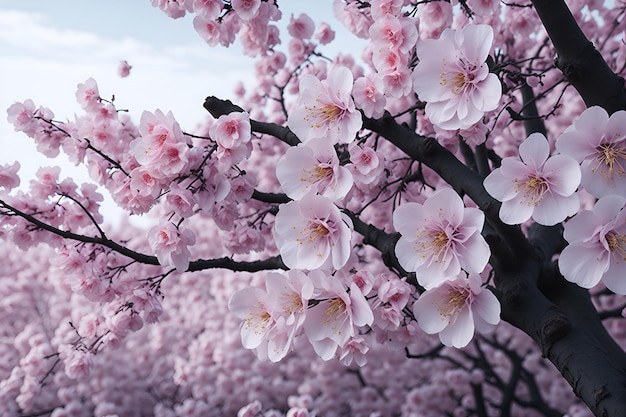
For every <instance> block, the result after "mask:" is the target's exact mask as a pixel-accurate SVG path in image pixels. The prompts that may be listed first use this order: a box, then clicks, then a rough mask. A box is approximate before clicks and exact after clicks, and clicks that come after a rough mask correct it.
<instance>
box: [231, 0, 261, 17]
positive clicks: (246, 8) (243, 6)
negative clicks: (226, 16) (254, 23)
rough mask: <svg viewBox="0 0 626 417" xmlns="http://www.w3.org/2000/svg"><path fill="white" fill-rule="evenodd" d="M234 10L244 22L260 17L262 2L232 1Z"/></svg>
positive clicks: (249, 0) (254, 0)
mask: <svg viewBox="0 0 626 417" xmlns="http://www.w3.org/2000/svg"><path fill="white" fill-rule="evenodd" d="M231 4H232V7H233V10H234V11H235V13H237V16H239V17H240V18H241V19H242V20H251V19H253V18H255V17H256V16H258V14H259V7H260V6H261V0H232V2H231Z"/></svg>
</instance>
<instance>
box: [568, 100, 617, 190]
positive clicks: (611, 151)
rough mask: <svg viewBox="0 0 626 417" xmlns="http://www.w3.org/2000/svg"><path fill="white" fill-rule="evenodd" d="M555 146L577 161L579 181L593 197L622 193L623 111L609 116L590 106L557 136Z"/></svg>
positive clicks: (601, 110)
mask: <svg viewBox="0 0 626 417" xmlns="http://www.w3.org/2000/svg"><path fill="white" fill-rule="evenodd" d="M556 149H557V150H558V151H559V152H561V153H564V154H565V155H569V156H571V157H572V158H574V159H575V160H576V161H578V162H579V163H581V170H582V180H581V185H582V186H583V187H584V188H585V190H587V191H588V192H589V193H590V194H592V195H593V196H595V197H602V196H604V195H607V194H618V195H621V196H626V111H623V110H620V111H617V112H615V113H613V114H612V115H611V116H610V117H609V115H608V113H607V112H606V110H604V109H603V108H602V107H598V106H592V107H589V108H588V109H587V110H585V111H584V112H583V113H582V114H581V115H580V117H579V118H578V120H576V121H575V122H574V124H573V125H572V126H571V127H570V128H568V129H567V130H566V131H565V132H564V133H563V134H562V135H561V136H560V137H559V138H558V139H557V140H556Z"/></svg>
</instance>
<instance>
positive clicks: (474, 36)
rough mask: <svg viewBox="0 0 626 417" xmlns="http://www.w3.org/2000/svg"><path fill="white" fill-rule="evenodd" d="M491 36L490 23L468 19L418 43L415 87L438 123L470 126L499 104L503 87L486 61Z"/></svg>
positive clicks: (414, 77) (452, 128) (450, 126)
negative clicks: (466, 21) (458, 25)
mask: <svg viewBox="0 0 626 417" xmlns="http://www.w3.org/2000/svg"><path fill="white" fill-rule="evenodd" d="M492 42H493V29H492V28H491V27H490V26H488V25H474V24H469V25H467V26H465V27H464V28H463V29H461V30H459V31H455V30H453V29H446V30H445V31H444V32H443V33H442V34H441V37H440V38H439V39H438V40H434V39H426V40H423V41H421V42H419V43H418V44H417V46H416V53H417V56H418V58H419V59H420V61H419V63H418V64H417V67H415V70H414V71H413V87H414V88H415V93H417V95H418V96H419V98H420V100H423V101H425V102H426V115H427V116H428V118H429V119H430V121H431V122H432V123H433V124H434V125H437V126H439V127H441V128H442V129H448V130H456V129H467V128H469V127H470V126H472V125H473V124H474V123H476V122H478V121H479V120H481V119H482V117H483V115H484V114H485V112H488V111H491V110H494V109H495V108H496V107H497V106H498V103H499V101H500V96H501V95H502V87H501V85H500V81H499V80H498V77H497V76H496V75H495V74H491V73H490V72H489V68H488V66H487V63H486V62H485V61H486V60H487V57H488V56H489V50H490V49H491V44H492Z"/></svg>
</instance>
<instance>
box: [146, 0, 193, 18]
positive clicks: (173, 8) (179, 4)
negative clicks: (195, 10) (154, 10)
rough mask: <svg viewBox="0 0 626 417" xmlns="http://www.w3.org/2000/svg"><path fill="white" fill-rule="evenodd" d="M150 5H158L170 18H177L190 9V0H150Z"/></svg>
mask: <svg viewBox="0 0 626 417" xmlns="http://www.w3.org/2000/svg"><path fill="white" fill-rule="evenodd" d="M152 7H158V8H159V9H161V10H162V11H163V12H164V13H165V14H167V15H168V16H169V17H171V18H172V19H178V18H179V17H183V16H185V13H186V12H191V11H192V8H191V1H190V0H152Z"/></svg>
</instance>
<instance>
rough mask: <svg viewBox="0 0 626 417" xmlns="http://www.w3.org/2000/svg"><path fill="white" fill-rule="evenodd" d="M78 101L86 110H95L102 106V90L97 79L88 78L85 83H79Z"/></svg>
mask: <svg viewBox="0 0 626 417" xmlns="http://www.w3.org/2000/svg"><path fill="white" fill-rule="evenodd" d="M76 101H78V104H80V105H81V107H82V108H83V109H85V110H86V111H94V110H97V109H98V108H99V107H100V92H99V90H98V84H97V83H96V80H94V79H93V78H88V79H87V81H85V82H84V83H80V84H78V89H77V90H76Z"/></svg>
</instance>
